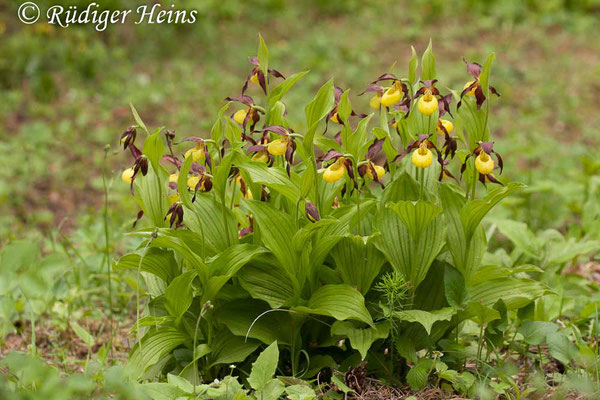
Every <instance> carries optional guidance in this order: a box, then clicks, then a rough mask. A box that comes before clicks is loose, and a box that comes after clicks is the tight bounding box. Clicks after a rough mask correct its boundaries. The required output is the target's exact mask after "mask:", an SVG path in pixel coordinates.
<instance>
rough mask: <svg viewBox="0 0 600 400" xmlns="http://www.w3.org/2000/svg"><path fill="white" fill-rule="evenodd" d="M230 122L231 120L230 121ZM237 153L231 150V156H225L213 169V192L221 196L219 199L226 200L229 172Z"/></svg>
mask: <svg viewBox="0 0 600 400" xmlns="http://www.w3.org/2000/svg"><path fill="white" fill-rule="evenodd" d="M228 121H229V120H228ZM237 155H238V154H237V151H236V150H231V151H230V153H229V154H227V155H225V157H223V159H222V160H221V162H220V163H219V165H218V166H216V167H213V176H214V179H213V190H214V191H215V192H216V193H217V194H218V195H219V197H221V198H224V196H225V191H226V188H227V179H228V178H229V172H230V171H231V166H232V163H233V159H234V158H235V157H237Z"/></svg>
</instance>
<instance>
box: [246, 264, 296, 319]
mask: <svg viewBox="0 0 600 400" xmlns="http://www.w3.org/2000/svg"><path fill="white" fill-rule="evenodd" d="M278 264H279V263H270V262H253V263H252V265H248V266H246V267H245V268H244V269H242V270H241V271H240V272H239V273H238V274H237V277H238V279H239V281H240V285H241V286H242V287H243V288H244V289H246V290H247V291H248V293H250V295H251V296H252V297H253V298H255V299H260V300H264V301H266V302H267V303H269V305H270V306H271V307H273V308H278V307H281V306H283V305H286V304H289V303H292V302H293V299H295V298H297V297H298V295H297V293H298V292H299V291H300V290H299V289H298V287H297V283H296V282H295V281H293V280H292V278H291V277H290V276H289V274H287V273H286V272H285V271H284V270H283V268H281V267H280V266H279V265H278Z"/></svg>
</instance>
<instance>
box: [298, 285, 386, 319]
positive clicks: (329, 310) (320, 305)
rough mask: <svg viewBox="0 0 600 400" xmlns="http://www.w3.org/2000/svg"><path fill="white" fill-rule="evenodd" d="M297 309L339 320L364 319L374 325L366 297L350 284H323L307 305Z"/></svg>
mask: <svg viewBox="0 0 600 400" xmlns="http://www.w3.org/2000/svg"><path fill="white" fill-rule="evenodd" d="M295 310H296V311H300V312H306V313H310V314H319V315H326V316H329V317H333V318H335V319H337V320H339V321H344V320H347V319H352V320H356V321H362V322H364V323H367V324H369V325H371V326H374V324H373V319H372V318H371V314H369V311H368V310H367V308H366V307H365V299H364V298H363V296H362V295H361V294H360V292H359V291H358V290H356V289H354V288H353V287H350V286H348V285H325V286H321V287H320V288H319V289H317V291H315V293H313V295H312V296H311V298H310V300H309V301H308V304H307V305H306V306H305V307H304V306H303V307H296V308H295Z"/></svg>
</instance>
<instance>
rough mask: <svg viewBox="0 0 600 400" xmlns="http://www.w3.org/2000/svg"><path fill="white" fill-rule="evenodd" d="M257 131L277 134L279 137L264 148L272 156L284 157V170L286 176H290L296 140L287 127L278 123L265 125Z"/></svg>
mask: <svg viewBox="0 0 600 400" xmlns="http://www.w3.org/2000/svg"><path fill="white" fill-rule="evenodd" d="M257 132H264V133H265V134H267V133H268V132H272V133H274V134H276V135H279V138H277V139H275V140H273V141H272V142H270V143H269V144H268V145H267V146H266V147H267V148H266V149H267V152H268V153H269V154H271V155H273V156H284V157H285V161H286V165H285V170H286V172H287V174H288V176H290V168H291V165H292V162H293V161H294V152H295V151H296V142H295V141H294V137H293V136H291V135H290V132H288V130H287V129H285V128H284V127H283V126H280V125H270V126H266V127H264V128H263V129H259V130H257ZM292 133H293V132H292Z"/></svg>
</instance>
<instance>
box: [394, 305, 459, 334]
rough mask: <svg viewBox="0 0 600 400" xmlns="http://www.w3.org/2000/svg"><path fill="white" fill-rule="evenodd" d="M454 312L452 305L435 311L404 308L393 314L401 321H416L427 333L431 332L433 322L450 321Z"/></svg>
mask: <svg viewBox="0 0 600 400" xmlns="http://www.w3.org/2000/svg"><path fill="white" fill-rule="evenodd" d="M454 314H456V309H455V308H454V307H446V308H442V309H440V310H435V311H423V310H404V311H396V312H395V313H394V315H395V316H396V317H397V318H399V319H400V320H402V321H407V322H417V323H419V324H421V325H422V326H423V328H425V330H426V331H427V334H430V333H431V328H432V327H433V324H434V323H436V322H438V321H450V319H452V316H453V315H454Z"/></svg>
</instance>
